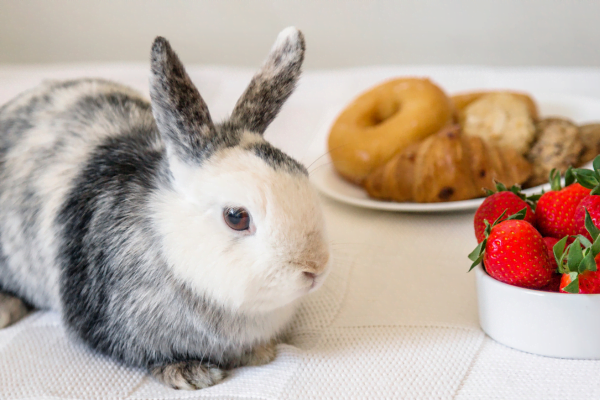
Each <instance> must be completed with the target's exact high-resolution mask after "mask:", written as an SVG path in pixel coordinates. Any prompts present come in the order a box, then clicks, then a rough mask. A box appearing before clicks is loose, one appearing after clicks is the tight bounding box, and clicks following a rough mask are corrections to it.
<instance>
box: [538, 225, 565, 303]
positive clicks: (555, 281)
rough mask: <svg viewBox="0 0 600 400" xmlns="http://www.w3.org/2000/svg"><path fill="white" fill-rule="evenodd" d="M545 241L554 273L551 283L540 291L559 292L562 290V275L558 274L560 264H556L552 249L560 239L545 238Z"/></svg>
mask: <svg viewBox="0 0 600 400" xmlns="http://www.w3.org/2000/svg"><path fill="white" fill-rule="evenodd" d="M543 240H544V244H545V245H546V252H547V254H548V260H550V265H551V266H552V270H553V271H554V272H553V273H552V278H551V279H550V283H549V284H547V285H546V286H544V287H542V288H540V290H543V291H544V292H558V291H559V288H560V280H561V278H562V275H561V274H559V273H558V271H557V270H558V264H556V260H555V258H554V252H553V251H552V249H553V248H554V245H555V244H556V243H557V242H558V239H556V238H553V237H549V236H548V237H545V238H543Z"/></svg>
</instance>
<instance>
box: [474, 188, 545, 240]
mask: <svg viewBox="0 0 600 400" xmlns="http://www.w3.org/2000/svg"><path fill="white" fill-rule="evenodd" d="M496 190H497V192H493V191H491V190H489V191H488V197H487V198H486V199H485V200H484V201H483V203H481V205H480V206H479V208H478V209H477V211H476V212H475V218H474V219H473V225H474V228H475V237H476V238H477V243H481V242H483V239H485V234H484V231H485V223H484V221H485V220H487V221H488V222H491V221H495V220H496V219H497V218H498V217H499V216H500V214H502V213H503V212H505V211H506V214H508V215H511V214H515V213H517V212H518V211H519V210H522V209H523V208H524V207H525V208H527V213H526V214H525V221H527V222H529V223H530V224H531V225H534V226H535V213H534V212H533V210H532V208H531V206H530V204H531V205H533V201H534V200H537V198H536V196H532V197H526V196H525V195H524V194H523V193H521V190H520V188H519V187H518V186H516V185H513V186H512V187H511V188H510V189H507V188H506V186H504V185H503V184H502V183H496Z"/></svg>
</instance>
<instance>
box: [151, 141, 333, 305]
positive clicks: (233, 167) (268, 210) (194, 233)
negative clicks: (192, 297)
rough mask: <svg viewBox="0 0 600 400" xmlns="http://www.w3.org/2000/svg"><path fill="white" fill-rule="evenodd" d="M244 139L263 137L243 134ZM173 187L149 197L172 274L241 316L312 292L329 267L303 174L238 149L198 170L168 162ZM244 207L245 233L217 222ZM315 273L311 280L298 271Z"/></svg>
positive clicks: (317, 212)
mask: <svg viewBox="0 0 600 400" xmlns="http://www.w3.org/2000/svg"><path fill="white" fill-rule="evenodd" d="M250 135H252V136H251V137H248V138H247V140H250V139H251V140H263V139H262V138H260V137H259V136H258V135H254V134H250ZM171 171H172V172H173V174H174V176H175V182H176V187H175V189H174V190H173V191H160V192H159V193H157V195H156V197H155V198H154V199H153V200H152V203H153V208H154V209H155V211H156V213H155V221H156V224H157V226H158V229H159V232H160V236H161V237H162V238H164V239H163V246H164V248H163V252H164V255H165V256H166V258H167V260H168V262H169V264H170V265H171V267H172V268H173V271H174V273H175V274H176V275H178V276H179V277H180V278H182V279H184V280H185V281H186V282H190V283H191V284H192V286H193V287H194V289H195V290H196V291H197V292H198V293H199V294H201V295H204V296H207V297H208V298H211V299H214V300H216V301H217V302H218V303H219V304H223V305H226V306H227V307H228V308H230V309H231V310H233V311H237V312H244V313H249V314H255V313H256V314H262V313H269V312H272V311H274V310H276V309H278V308H281V307H282V306H285V305H289V304H292V303H293V302H294V301H295V300H296V299H298V298H299V297H301V296H303V295H304V294H306V293H308V292H309V291H311V290H314V289H315V288H316V287H317V286H318V285H319V284H320V282H322V280H323V279H324V277H325V274H326V272H327V270H328V268H329V247H328V244H327V238H326V237H325V228H324V221H323V216H322V213H321V209H320V206H319V204H318V198H317V195H316V193H315V191H314V189H313V187H312V186H311V185H310V183H309V180H308V178H307V177H305V176H303V175H300V174H290V173H287V172H284V171H276V170H275V169H273V168H272V167H271V166H269V165H267V164H266V163H265V162H264V161H263V160H262V159H260V158H258V157H257V156H255V155H254V154H252V153H250V152H248V151H246V150H243V149H241V148H240V147H234V148H229V149H226V150H223V151H221V152H220V153H217V154H216V155H215V156H214V157H212V158H211V159H210V160H209V161H208V162H207V163H205V164H203V165H202V167H190V166H189V165H187V164H183V163H178V162H177V161H176V160H175V159H173V160H172V161H171ZM230 206H235V207H244V208H246V209H247V210H248V211H249V213H250V215H251V231H253V233H250V234H249V233H247V232H236V231H234V230H232V229H230V228H229V227H228V226H227V225H226V224H225V222H224V220H223V215H222V212H223V209H224V208H226V207H230ZM304 271H306V272H312V273H316V274H318V277H317V282H316V284H313V281H312V280H311V279H309V278H307V276H305V274H304V273H303V272H304Z"/></svg>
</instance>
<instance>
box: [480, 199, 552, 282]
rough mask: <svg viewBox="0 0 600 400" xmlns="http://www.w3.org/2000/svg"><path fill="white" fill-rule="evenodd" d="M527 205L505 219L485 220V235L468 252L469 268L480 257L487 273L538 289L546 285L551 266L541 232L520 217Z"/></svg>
mask: <svg viewBox="0 0 600 400" xmlns="http://www.w3.org/2000/svg"><path fill="white" fill-rule="evenodd" d="M525 214H526V209H525V208H523V210H521V211H520V212H519V213H517V214H514V215H511V216H510V217H508V218H507V219H506V220H505V221H501V222H500V220H501V219H502V218H503V217H504V213H503V214H502V215H501V216H499V217H498V218H497V219H496V221H494V224H492V225H489V223H488V224H486V231H485V234H486V238H485V239H484V240H483V242H481V243H480V244H479V245H478V246H477V248H476V249H475V250H474V251H473V252H472V253H471V254H469V258H470V259H471V260H473V261H474V262H473V264H472V265H471V268H473V267H475V266H476V265H477V264H478V263H479V262H481V261H483V265H484V267H485V270H486V271H487V273H488V274H490V276H491V277H492V278H494V279H497V280H499V281H501V282H505V283H508V284H511V285H515V286H520V287H524V288H530V289H539V288H542V287H544V286H546V285H548V284H549V283H550V281H551V279H552V275H553V273H554V270H553V269H552V264H551V263H550V260H549V257H548V250H547V248H546V245H545V244H544V240H543V239H542V235H540V233H539V232H538V231H537V230H536V229H535V228H534V227H533V225H531V224H530V223H529V222H527V221H524V220H523V217H524V216H525Z"/></svg>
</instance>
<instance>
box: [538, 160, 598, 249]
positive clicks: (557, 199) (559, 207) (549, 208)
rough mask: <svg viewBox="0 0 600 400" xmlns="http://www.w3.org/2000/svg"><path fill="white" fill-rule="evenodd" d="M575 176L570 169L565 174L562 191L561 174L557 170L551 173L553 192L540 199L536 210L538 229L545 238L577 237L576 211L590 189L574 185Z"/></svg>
mask: <svg viewBox="0 0 600 400" xmlns="http://www.w3.org/2000/svg"><path fill="white" fill-rule="evenodd" d="M574 179H575V176H574V175H572V172H571V170H570V169H568V170H567V172H566V173H565V185H567V186H566V187H565V188H563V189H561V185H560V173H558V172H557V171H556V170H552V172H550V183H551V184H552V191H550V192H546V193H544V194H543V195H542V197H540V199H539V200H538V202H537V206H536V209H535V217H536V223H537V228H538V229H539V231H540V232H541V234H542V235H544V236H551V237H555V238H562V237H564V236H568V235H575V234H576V229H575V226H574V225H573V216H574V215H575V209H576V208H577V206H578V205H579V202H580V201H581V199H583V198H584V197H585V196H587V195H588V194H589V193H590V190H589V189H586V188H584V187H583V186H581V185H579V184H577V183H574V184H573V183H572V182H573V181H574Z"/></svg>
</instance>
